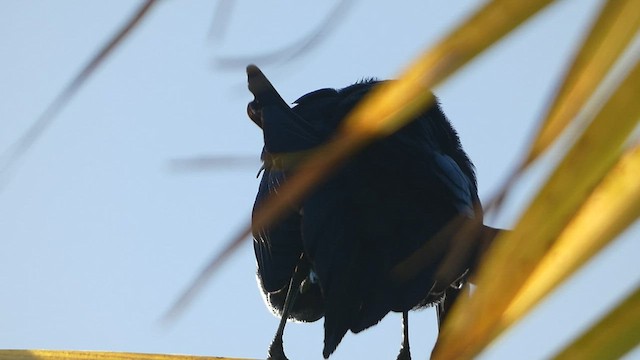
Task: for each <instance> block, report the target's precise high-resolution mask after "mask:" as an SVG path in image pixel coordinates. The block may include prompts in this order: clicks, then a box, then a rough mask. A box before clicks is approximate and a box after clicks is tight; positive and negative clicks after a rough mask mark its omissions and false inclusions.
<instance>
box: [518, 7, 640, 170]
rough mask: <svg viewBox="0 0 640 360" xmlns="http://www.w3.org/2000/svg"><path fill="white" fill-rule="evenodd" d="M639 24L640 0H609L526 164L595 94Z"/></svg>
mask: <svg viewBox="0 0 640 360" xmlns="http://www.w3.org/2000/svg"><path fill="white" fill-rule="evenodd" d="M639 27H640V1H637V0H617V1H607V2H606V4H605V5H604V7H603V9H602V11H601V13H600V16H599V18H598V20H597V21H596V23H595V24H594V26H593V28H592V29H591V31H590V33H589V35H588V36H587V38H586V40H585V41H584V43H583V45H582V48H581V49H580V51H579V52H578V54H577V55H576V57H575V59H574V61H573V64H572V65H571V67H570V70H569V72H568V73H567V75H566V77H565V79H564V83H563V84H562V86H561V87H560V90H559V91H558V94H557V96H556V98H555V99H554V101H553V104H552V105H551V106H550V107H549V110H548V113H547V116H546V117H545V118H546V120H545V121H544V124H543V125H542V127H541V128H540V132H539V134H538V136H537V138H536V140H535V141H534V143H533V145H532V147H531V150H530V152H529V154H528V155H527V158H526V160H525V163H524V165H527V164H528V163H530V162H532V161H534V160H535V159H536V158H537V157H538V156H539V155H540V154H541V153H542V152H544V151H545V149H546V148H547V147H548V146H549V145H550V144H551V143H552V142H553V141H554V140H555V139H556V138H557V137H558V135H560V133H561V132H562V131H563V130H564V129H565V128H566V126H567V125H568V124H569V122H570V121H571V120H572V119H574V118H575V116H576V115H577V114H578V112H579V111H580V109H581V108H582V107H583V106H584V105H585V104H586V102H587V100H588V99H589V98H590V97H591V95H592V94H593V93H594V91H595V90H596V88H597V87H598V85H599V84H600V83H601V82H602V80H603V79H604V77H605V75H606V74H607V73H608V71H609V70H610V69H611V67H612V65H613V64H614V63H615V61H616V60H617V59H618V58H619V57H620V55H621V54H622V52H623V51H624V50H625V48H626V47H627V46H628V44H629V43H630V42H631V40H632V39H633V38H634V36H635V35H636V33H637V31H638V28H639Z"/></svg>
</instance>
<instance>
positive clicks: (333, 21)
mask: <svg viewBox="0 0 640 360" xmlns="http://www.w3.org/2000/svg"><path fill="white" fill-rule="evenodd" d="M354 3H355V1H354V0H341V1H339V2H338V3H337V4H336V5H335V6H334V7H333V9H331V12H330V13H329V14H328V15H327V16H326V17H325V19H324V21H322V23H321V24H320V25H318V27H317V28H315V29H314V30H313V31H311V32H310V33H309V34H306V35H305V36H304V37H302V38H301V39H299V40H296V41H294V42H292V43H290V44H288V45H287V46H285V47H283V48H280V49H276V50H271V51H269V52H268V53H264V54H255V55H248V56H230V57H217V58H216V59H215V60H214V63H215V66H217V67H220V68H238V67H245V66H247V64H249V63H258V64H261V66H264V65H267V64H274V63H284V62H287V61H291V60H294V59H296V58H298V57H300V56H301V55H304V54H306V53H308V52H309V51H310V50H311V49H312V48H314V47H316V46H318V45H319V44H320V43H321V42H322V40H324V39H326V38H328V35H329V33H330V32H331V31H334V30H335V29H337V28H338V25H339V23H340V22H342V20H343V19H344V18H345V17H346V15H348V14H349V7H351V6H352V5H353V4H354ZM225 5H226V4H225ZM218 21H219V20H218Z"/></svg>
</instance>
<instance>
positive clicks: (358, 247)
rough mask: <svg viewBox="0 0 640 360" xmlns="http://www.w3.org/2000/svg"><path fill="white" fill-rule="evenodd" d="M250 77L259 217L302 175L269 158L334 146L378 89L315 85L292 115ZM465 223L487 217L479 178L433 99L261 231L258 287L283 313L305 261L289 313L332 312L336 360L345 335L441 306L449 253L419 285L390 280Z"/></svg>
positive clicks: (308, 317) (328, 318) (301, 316)
mask: <svg viewBox="0 0 640 360" xmlns="http://www.w3.org/2000/svg"><path fill="white" fill-rule="evenodd" d="M247 72H248V76H249V89H250V90H251V91H252V93H253V94H254V95H255V100H254V101H252V102H251V103H250V104H249V106H248V113H249V117H250V118H251V119H252V120H253V121H254V122H255V123H256V124H257V125H258V126H260V127H261V128H262V130H263V132H264V143H265V146H264V150H263V160H264V161H265V164H264V172H263V174H262V180H261V182H260V188H259V190H258V195H257V199H256V205H255V207H254V211H255V209H256V208H258V207H259V206H260V203H261V201H263V200H264V199H265V198H266V197H267V195H269V194H273V193H275V192H277V190H278V188H279V186H280V184H282V183H283V182H284V181H286V179H287V177H288V176H290V174H291V173H293V172H295V161H293V162H291V163H287V162H284V163H283V162H281V161H272V159H274V158H275V159H280V158H279V157H278V156H277V155H278V154H282V153H288V154H290V153H304V151H306V150H311V149H313V148H315V147H316V146H318V145H320V144H322V143H324V142H326V141H328V140H329V139H330V138H331V136H332V135H333V134H334V133H335V131H336V129H337V127H338V126H339V124H340V123H341V121H342V120H343V119H344V117H345V116H346V114H347V113H348V112H349V111H350V110H351V109H352V108H353V107H354V106H355V105H356V104H357V103H358V102H359V101H360V100H361V99H362V98H363V97H364V96H365V95H366V94H367V93H368V92H369V91H370V90H371V89H372V88H373V87H375V86H376V85H378V84H379V83H380V82H378V81H363V82H359V83H356V84H354V85H351V86H348V87H346V88H343V89H338V90H336V89H321V90H317V91H314V92H311V93H309V94H306V95H304V96H302V97H301V98H299V99H298V100H296V101H295V104H296V105H295V106H294V107H293V108H290V107H289V105H287V103H286V102H285V101H284V100H282V98H281V97H280V96H279V95H278V94H277V92H276V91H275V89H273V87H272V86H271V84H270V83H269V82H268V80H266V78H264V75H262V73H261V72H260V71H259V70H258V69H257V67H252V66H250V67H249V68H248V69H247ZM263 78H264V79H263ZM274 155H276V156H274ZM292 158H293V159H295V156H294V157H292ZM457 217H462V218H475V219H476V220H479V221H480V222H481V220H482V210H481V207H480V204H479V200H478V195H477V185H476V177H475V173H474V168H473V165H472V163H471V161H470V160H469V158H468V157H467V155H466V154H465V152H464V151H463V150H462V147H461V145H460V141H459V138H458V135H457V134H456V132H455V130H454V129H453V127H452V126H451V124H450V123H449V121H448V120H447V119H446V117H445V115H444V113H443V112H442V110H441V108H440V106H439V105H438V104H437V102H434V105H433V106H431V107H430V108H429V109H427V110H426V111H425V112H423V113H422V114H421V115H420V116H419V117H418V118H417V119H415V121H413V122H411V123H410V124H409V125H407V126H405V127H404V128H402V129H400V130H399V131H398V132H397V133H395V134H393V135H391V136H389V137H388V138H385V139H382V140H380V141H378V142H375V143H373V144H371V145H369V146H368V147H367V148H365V149H364V150H363V151H362V152H360V153H359V154H357V155H356V156H355V157H354V158H352V159H350V160H349V161H348V162H347V163H346V164H345V165H344V166H343V167H341V168H340V169H339V170H338V171H337V172H336V173H335V174H333V175H332V176H331V177H330V178H329V179H328V180H326V181H325V182H324V183H323V184H321V185H320V186H319V187H318V188H317V189H316V190H315V191H314V192H313V193H312V194H311V195H310V196H309V197H308V198H307V199H306V200H304V202H303V203H302V204H301V205H299V206H292V208H291V209H290V211H289V213H288V214H287V215H286V217H285V218H284V219H282V220H281V221H280V222H279V223H277V224H276V225H274V226H273V227H271V228H269V229H262V230H260V231H255V233H254V250H255V254H256V259H257V264H258V279H259V282H260V286H261V290H262V291H263V294H264V295H265V297H266V300H267V302H268V304H269V306H270V307H271V308H272V309H274V310H275V311H276V312H278V313H280V312H282V310H283V305H284V298H285V295H286V293H287V290H288V286H289V283H290V280H291V278H292V274H293V273H294V269H295V268H296V266H298V268H299V271H303V272H304V274H303V275H304V276H305V277H306V280H305V281H304V285H303V287H302V288H303V289H304V291H300V292H299V293H298V294H297V298H296V299H295V301H294V302H293V304H292V307H291V311H290V313H289V314H287V316H289V318H293V319H297V320H300V321H316V320H318V319H319V318H321V317H323V316H324V319H325V346H324V350H323V354H324V356H325V357H328V356H329V355H330V354H331V353H332V352H333V351H334V350H335V348H336V347H337V346H338V344H339V343H340V341H341V340H342V338H343V337H344V335H345V333H346V332H347V331H349V330H351V331H353V332H359V331H362V330H364V329H366V328H367V327H370V326H372V325H375V324H376V323H377V322H379V321H380V320H381V319H382V318H383V317H384V316H385V315H386V314H387V313H388V312H390V311H397V312H406V311H409V310H411V309H413V308H415V307H419V306H428V305H432V304H434V303H437V302H438V301H440V300H441V299H442V297H443V293H444V291H445V290H447V289H448V288H449V286H450V285H451V284H437V286H434V281H435V280H434V275H435V271H436V268H437V266H438V265H439V261H440V260H441V259H442V258H443V256H444V255H442V256H438V257H439V259H440V260H439V261H436V262H434V263H431V264H429V266H426V267H425V268H423V269H421V270H420V271H419V273H418V274H417V276H415V277H413V278H412V279H408V280H403V281H400V282H399V281H393V279H391V277H390V274H391V272H392V270H393V269H394V267H395V266H396V265H398V264H399V263H400V262H401V261H403V260H404V259H406V258H408V257H409V256H410V255H411V254H413V253H414V252H415V251H416V250H418V249H419V248H420V247H422V246H423V245H424V244H425V243H426V242H428V241H430V239H432V238H433V236H434V235H436V233H438V232H439V231H441V230H442V229H443V228H444V227H445V226H446V225H447V224H448V223H449V222H450V221H452V220H453V219H454V218H457ZM442 251H443V252H444V251H446V249H442ZM301 256H302V259H301ZM465 270H466V269H462V270H461V271H460V273H459V274H453V277H452V280H458V278H461V277H463V276H464V275H465ZM293 291H297V289H293ZM282 356H284V355H282Z"/></svg>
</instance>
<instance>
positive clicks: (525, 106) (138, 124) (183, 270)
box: [0, 0, 640, 359]
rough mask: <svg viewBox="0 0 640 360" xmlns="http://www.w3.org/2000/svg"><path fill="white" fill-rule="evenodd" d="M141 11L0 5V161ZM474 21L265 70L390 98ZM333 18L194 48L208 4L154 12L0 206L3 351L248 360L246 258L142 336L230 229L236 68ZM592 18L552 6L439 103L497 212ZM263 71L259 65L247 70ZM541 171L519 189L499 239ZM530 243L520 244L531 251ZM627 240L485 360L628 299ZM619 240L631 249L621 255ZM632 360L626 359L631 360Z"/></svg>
mask: <svg viewBox="0 0 640 360" xmlns="http://www.w3.org/2000/svg"><path fill="white" fill-rule="evenodd" d="M138 3H139V2H138V1H124V0H120V1H108V2H107V1H103V2H96V1H92V2H88V1H81V0H75V1H71V0H65V1H55V2H52V1H49V2H44V1H31V0H26V1H5V2H3V3H2V4H0V52H1V53H0V55H1V56H0V98H1V99H2V102H0V151H4V149H6V148H7V147H8V146H9V145H10V144H11V143H12V142H13V141H15V140H16V139H17V138H18V137H19V136H20V135H21V134H22V133H23V132H24V131H25V129H26V128H27V127H28V126H29V125H30V124H31V123H33V121H35V119H36V118H37V117H38V115H39V114H40V113H41V112H42V111H43V110H44V109H45V108H46V106H47V105H48V104H49V103H50V102H51V101H52V99H53V98H54V97H55V96H56V94H57V93H58V92H59V91H60V90H61V89H62V88H63V87H64V86H65V85H66V83H67V82H68V81H69V80H70V79H71V78H72V77H73V76H74V75H75V74H76V73H77V72H78V71H79V70H80V69H81V67H82V66H83V65H84V64H85V63H86V62H87V61H88V59H90V57H91V56H92V55H93V54H94V53H95V51H96V50H97V49H98V48H99V47H100V46H101V44H102V43H103V41H105V40H106V39H108V38H109V37H110V36H111V35H112V34H113V33H114V31H115V30H116V29H118V27H119V26H120V25H121V24H122V23H123V22H124V21H125V20H126V19H127V18H128V16H129V15H130V14H131V13H132V12H133V11H134V10H135V9H136V8H137V6H138ZM482 3H483V1H470V0H466V1H459V0H458V1H446V2H445V1H417V0H416V1H395V2H391V1H386V2H382V1H367V2H365V1H357V2H355V3H354V4H353V6H351V7H350V8H349V10H348V13H347V14H346V15H345V20H344V22H342V23H340V24H339V25H337V28H335V29H334V30H333V32H332V33H331V34H330V36H329V37H327V38H326V39H325V40H324V42H323V43H321V44H320V45H319V46H318V47H317V48H314V49H313V50H311V51H309V52H308V53H307V54H306V55H304V56H303V57H301V58H299V59H297V60H294V61H292V62H289V63H284V64H278V65H272V66H263V67H262V69H263V71H264V72H265V73H266V75H267V76H268V77H269V78H270V79H271V80H272V82H273V83H274V85H275V86H276V87H277V88H278V90H279V91H280V93H281V94H282V95H283V97H284V98H285V99H286V100H289V101H293V100H294V99H296V98H297V97H298V96H300V95H302V94H304V93H306V92H308V91H311V90H314V89H317V88H321V87H343V86H346V85H348V84H350V83H352V82H354V81H356V80H358V79H361V78H363V77H370V76H375V77H378V78H392V77H394V75H396V74H398V73H399V72H400V71H401V70H402V69H403V68H404V67H405V66H406V65H407V64H408V63H409V62H410V60H411V59H412V58H413V57H415V56H416V55H417V54H419V53H420V51H422V50H423V49H425V48H426V47H428V46H429V45H432V44H434V43H435V42H436V41H437V40H438V39H439V38H440V37H441V36H443V35H444V34H445V33H446V32H447V31H448V30H450V29H451V28H452V27H454V26H455V25H456V24H457V23H459V22H460V21H461V20H462V19H464V17H465V16H467V15H468V14H470V12H471V11H473V9H475V8H477V7H478V6H479V5H481V4H482ZM333 4H335V1H331V2H308V1H292V0H287V1H276V2H248V1H246V2H237V3H236V4H234V7H233V11H232V12H231V13H230V19H228V21H229V27H228V29H227V32H226V33H225V37H224V38H223V39H221V40H218V41H212V40H210V39H208V38H207V34H208V31H209V28H210V26H211V20H212V17H213V12H214V8H215V2H212V1H205V0H180V1H176V0H166V1H163V2H161V3H160V4H159V5H158V6H157V7H156V8H155V9H154V10H152V12H151V13H150V14H149V17H148V18H147V19H146V20H145V22H144V23H143V24H142V26H141V27H140V28H138V29H136V30H135V31H134V32H133V34H132V36H131V37H130V38H129V39H128V40H127V41H126V42H125V43H124V44H123V45H122V46H121V47H120V48H119V49H118V51H117V52H116V53H114V54H113V56H112V57H111V58H110V59H109V60H108V61H107V62H106V63H105V64H104V66H103V67H101V68H100V70H99V71H98V72H97V73H96V74H95V75H94V77H92V79H91V80H90V81H89V82H88V83H87V84H86V86H85V87H84V88H83V89H82V91H81V92H80V93H79V94H78V96H76V97H75V98H74V99H73V101H72V102H71V103H70V104H69V105H68V106H67V107H66V108H65V109H64V111H63V112H62V113H60V114H59V116H58V117H57V118H56V121H55V123H54V124H53V126H52V127H51V128H50V129H49V131H47V132H46V133H45V134H44V136H43V137H42V138H41V139H40V141H39V142H38V143H37V144H36V145H35V146H34V147H33V148H32V149H31V151H30V152H29V153H28V154H27V156H26V157H25V158H24V161H22V162H21V164H20V166H19V167H18V169H17V170H16V172H15V176H14V177H13V178H12V180H11V181H10V182H9V183H8V184H7V186H5V188H4V190H3V191H2V192H1V193H0V239H1V242H0V246H2V249H1V250H0V284H1V286H2V289H3V295H2V296H1V297H0V348H32V349H33V348H38V349H39V348H44V349H89V350H112V351H135V352H152V353H184V354H198V355H217V356H234V357H252V358H259V357H264V356H265V355H266V349H267V346H268V344H269V343H270V341H271V338H272V336H273V333H274V331H275V329H276V327H277V323H278V320H277V319H276V318H275V317H273V316H272V315H271V314H270V313H269V312H268V311H267V309H266V307H265V306H264V304H263V302H262V298H261V296H260V294H259V291H258V289H257V286H256V283H255V276H254V274H255V262H254V259H253V251H252V249H251V247H250V242H249V241H247V243H246V244H245V245H244V246H243V247H242V248H241V250H240V251H239V252H238V253H237V254H236V255H235V256H234V257H233V258H232V259H231V260H230V261H229V262H228V263H227V264H226V265H225V266H224V267H223V268H222V270H221V271H220V272H219V273H218V274H217V276H216V277H215V278H214V280H213V281H211V282H210V284H209V285H208V286H207V287H206V289H205V290H204V292H203V293H202V294H201V295H200V296H199V297H198V298H197V299H196V301H195V302H194V303H193V305H192V306H191V307H190V308H189V309H188V310H187V312H186V313H185V315H184V316H183V317H182V318H181V319H180V320H179V321H178V322H177V323H176V324H175V325H174V326H173V327H171V328H168V329H167V328H162V327H161V326H160V325H159V323H158V320H159V318H160V317H161V315H162V314H163V313H164V311H166V310H167V309H168V307H169V306H170V304H171V303H172V302H173V301H174V300H175V299H176V297H177V296H178V295H179V293H180V292H181V291H182V290H183V289H184V287H185V286H186V285H187V284H188V283H189V282H190V281H191V280H192V279H193V277H194V276H195V274H196V273H197V272H198V271H199V270H200V269H201V268H202V266H203V265H204V264H205V263H206V261H207V260H208V259H209V257H210V256H211V255H212V254H213V253H215V252H216V250H217V249H219V248H220V246H221V244H223V243H224V241H225V240H227V239H229V237H230V236H231V235H232V234H234V232H235V231H236V230H237V229H238V228H239V227H240V226H242V225H244V224H245V223H246V222H247V221H248V219H249V214H250V209H251V206H252V204H253V198H254V196H255V192H256V190H257V184H258V180H257V179H256V178H255V174H256V172H257V170H258V168H259V163H258V161H257V158H258V155H259V151H260V149H261V146H262V145H261V141H262V140H261V133H260V131H259V129H257V128H256V127H255V125H254V124H253V123H252V122H251V121H250V120H249V119H248V118H247V117H246V112H245V109H246V103H247V102H248V101H249V100H251V98H252V97H251V96H250V94H249V93H248V91H246V90H245V83H246V79H245V74H244V68H243V67H238V68H234V69H220V68H216V67H215V66H214V63H215V59H216V58H218V57H220V56H246V55H252V54H259V53H263V52H266V51H269V50H273V49H275V48H279V47H281V46H285V45H287V44H289V43H291V42H292V41H295V40H297V39H299V38H300V37H302V36H303V35H304V34H306V33H307V32H309V31H311V30H312V29H313V28H315V26H317V25H318V24H319V23H320V22H321V21H322V19H323V18H324V16H326V14H328V13H329V12H330V10H331V8H332V6H333ZM599 4H600V2H599V1H596V0H564V1H560V2H559V3H558V4H556V5H554V6H552V7H551V8H550V9H548V11H546V12H544V13H542V14H540V15H539V16H538V17H537V18H535V19H534V20H533V21H531V22H529V23H528V24H526V25H525V26H524V27H523V28H521V29H520V30H519V31H518V32H517V33H515V34H514V35H512V36H510V37H509V38H507V39H505V40H504V41H502V42H501V43H500V44H499V45H498V46H497V47H496V48H494V49H492V50H491V51H489V52H487V53H486V54H484V55H482V56H481V57H480V58H478V59H477V60H476V61H474V62H473V63H472V64H470V65H469V66H467V67H466V68H465V69H464V70H463V71H461V72H460V73H459V74H458V75H456V76H454V77H453V78H451V79H450V81H449V82H447V83H446V84H444V85H442V86H440V87H439V88H437V89H436V93H437V95H439V97H440V100H441V103H442V106H443V108H444V111H445V113H446V114H447V115H448V116H449V118H450V120H451V121H452V123H453V124H454V126H455V127H456V128H457V129H458V131H459V133H460V136H461V138H462V142H463V145H464V147H465V149H466V150H467V152H468V153H469V155H470V157H471V158H472V160H473V161H474V163H475V164H476V167H477V172H478V178H479V185H480V195H481V198H483V199H485V200H486V199H487V197H488V196H489V195H490V194H492V193H493V191H494V190H495V189H496V187H497V186H498V185H499V183H500V181H501V180H502V179H503V178H504V176H505V175H506V174H507V173H508V172H509V171H510V169H511V166H513V165H514V163H515V162H516V161H517V159H519V158H520V157H521V156H522V154H523V151H524V149H525V148H526V146H527V143H528V140H529V137H528V134H529V133H530V132H531V131H532V130H533V129H535V123H534V122H535V121H536V120H537V119H538V118H539V117H540V116H541V115H542V113H543V112H544V108H545V104H546V102H547V101H548V99H549V97H550V96H551V94H552V93H553V89H554V88H555V86H556V84H557V81H558V80H557V79H558V77H559V76H560V75H561V74H562V73H563V69H564V67H565V66H566V65H567V62H568V61H569V60H570V57H571V53H572V51H574V49H575V46H576V44H577V42H578V41H579V39H580V36H581V34H582V32H583V31H584V29H585V28H586V27H587V26H588V24H589V19H590V17H591V16H592V15H593V14H594V10H596V9H597V7H598V6H599ZM257 64H258V65H259V66H260V65H261V64H260V63H259V62H258V63H257ZM200 155H234V156H254V157H255V158H256V162H255V165H254V166H249V167H245V168H226V169H225V168H223V169H217V170H210V171H198V172H172V171H171V169H170V164H171V161H172V160H173V159H176V158H188V157H192V156H200ZM545 168H548V166H547V167H545V166H544V164H543V165H542V166H540V167H539V171H538V172H534V173H533V174H532V175H531V176H529V177H527V178H526V179H525V181H523V182H522V183H521V184H520V185H519V186H518V187H517V191H516V193H515V194H514V196H513V197H512V198H511V200H510V201H509V204H508V207H507V211H506V213H507V214H506V215H503V216H500V217H499V218H497V219H489V222H490V223H491V224H492V225H496V226H502V227H509V226H511V225H512V224H513V222H514V221H515V219H516V218H517V213H518V211H520V209H522V207H523V206H524V205H526V202H527V199H528V198H529V197H530V196H531V195H532V191H533V190H534V189H535V186H536V184H538V183H539V180H540V174H541V173H543V172H544V170H545ZM534 235H535V234H532V236H534ZM638 237H640V227H639V226H637V224H636V226H635V227H634V228H632V229H630V231H628V232H627V233H626V234H625V235H624V236H622V237H621V238H620V239H619V240H618V241H617V242H616V243H614V244H613V245H612V246H610V247H609V248H608V249H607V250H606V251H605V254H604V255H603V256H600V257H599V258H598V259H596V260H595V261H594V262H593V263H591V264H590V265H589V268H588V269H587V270H586V271H583V272H582V273H581V274H580V275H579V276H578V277H577V278H576V279H574V280H572V281H571V282H570V284H569V285H568V286H567V287H565V288H564V289H563V290H562V291H560V292H559V293H558V294H556V295H555V296H553V297H552V298H551V300H550V301H547V302H545V303H544V304H543V306H541V307H540V308H539V309H538V310H537V311H536V312H534V313H533V315H532V316H531V317H530V318H528V319H526V320H525V321H524V322H522V323H521V324H520V325H519V326H518V327H516V328H515V331H514V332H513V333H512V334H511V335H508V336H506V337H504V338H503V339H501V341H499V342H497V343H496V346H494V347H493V348H492V350H491V352H489V353H487V355H486V357H485V358H487V359H512V358H518V359H540V358H544V357H545V356H548V355H550V352H552V351H553V350H554V349H556V348H557V347H558V346H559V345H560V344H561V343H562V342H563V341H565V340H567V339H569V338H571V337H572V336H574V335H575V332H576V331H577V330H578V329H580V327H582V326H585V325H586V324H588V323H589V321H592V320H593V319H594V318H595V317H596V316H598V311H602V309H605V308H606V307H607V306H610V305H611V304H612V302H613V301H615V300H616V299H619V298H620V297H621V296H623V294H624V292H625V291H629V290H630V289H632V288H634V287H635V286H637V285H638V284H639V283H640V271H638V265H637V260H636V258H637V254H639V253H640V244H639V242H638V241H637V239H638ZM634 239H635V240H634ZM410 320H411V329H410V331H411V341H412V343H411V346H412V351H413V352H414V358H416V359H419V358H425V357H427V356H428V354H429V352H430V350H431V347H432V345H433V342H434V341H435V337H436V321H435V315H434V313H433V311H432V310H430V309H429V310H425V311H422V312H420V313H414V315H412V316H411V319H410ZM400 335H401V333H400V317H399V316H397V315H395V314H394V315H390V316H388V317H386V318H385V319H384V320H383V321H382V323H381V324H380V325H378V326H376V327H374V328H372V329H370V330H367V331H366V332H363V333H361V334H358V335H352V334H348V335H347V336H346V337H345V339H344V340H343V342H342V344H341V345H340V346H339V347H338V350H337V352H336V353H335V354H334V355H333V356H332V359H356V358H371V359H394V358H395V356H396V354H397V351H398V348H399V344H400ZM321 349H322V321H319V322H316V323H314V324H289V325H288V326H287V330H286V332H285V350H286V352H287V354H288V355H289V357H290V358H292V359H321V358H322V356H321ZM631 357H634V358H640V354H638V352H637V351H636V354H635V356H631Z"/></svg>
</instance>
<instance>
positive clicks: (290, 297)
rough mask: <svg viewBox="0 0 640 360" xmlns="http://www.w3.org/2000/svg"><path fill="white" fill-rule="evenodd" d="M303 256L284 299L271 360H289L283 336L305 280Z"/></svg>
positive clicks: (272, 345) (272, 343) (272, 346)
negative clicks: (285, 352) (302, 268)
mask: <svg viewBox="0 0 640 360" xmlns="http://www.w3.org/2000/svg"><path fill="white" fill-rule="evenodd" d="M302 259H303V258H302V256H301V257H300V261H299V262H298V265H297V266H296V269H295V271H294V272H293V276H291V281H290V282H289V287H288V289H287V296H286V297H285V299H284V307H283V308H282V317H281V318H280V324H279V325H278V330H277V331H276V335H275V336H274V338H273V341H272V342H271V345H270V346H269V357H268V359H269V360H287V356H286V355H285V354H284V348H283V346H282V335H283V334H284V326H285V325H286V323H287V319H288V318H289V312H291V308H292V307H293V304H294V303H295V301H296V297H297V296H298V293H299V292H300V284H301V283H302V280H303V279H304V278H305V274H304V271H302V270H301V265H302Z"/></svg>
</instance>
